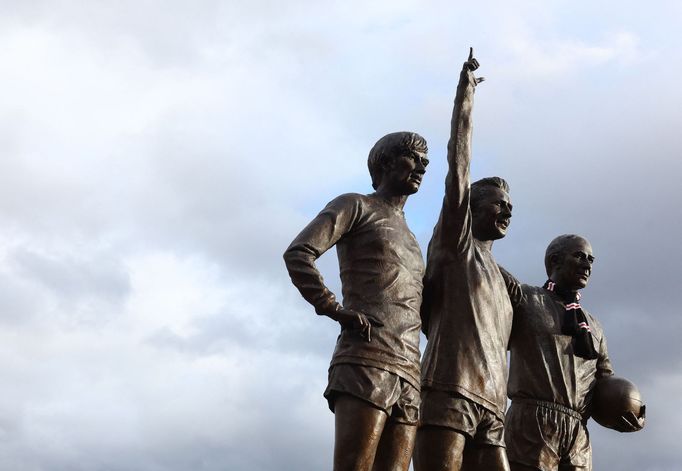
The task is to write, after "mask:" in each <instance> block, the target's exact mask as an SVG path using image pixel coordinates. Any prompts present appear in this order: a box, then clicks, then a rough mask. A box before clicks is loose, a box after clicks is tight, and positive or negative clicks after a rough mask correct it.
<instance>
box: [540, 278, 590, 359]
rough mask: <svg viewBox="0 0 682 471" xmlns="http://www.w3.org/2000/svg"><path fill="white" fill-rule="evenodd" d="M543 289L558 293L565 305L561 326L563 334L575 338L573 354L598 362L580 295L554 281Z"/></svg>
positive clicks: (548, 281) (548, 282) (549, 281)
mask: <svg viewBox="0 0 682 471" xmlns="http://www.w3.org/2000/svg"><path fill="white" fill-rule="evenodd" d="M543 288H545V289H546V290H548V291H552V292H554V293H556V294H557V295H558V296H559V297H560V298H561V301H562V302H563V303H564V308H565V309H566V315H565V317H564V321H563V323H562V324H561V333H562V334H563V335H571V336H572V337H573V354H574V355H575V356H577V357H580V358H584V359H586V360H596V359H597V358H598V356H599V355H597V351H596V350H595V349H594V343H593V342H592V331H591V330H590V325H589V324H588V323H587V316H585V313H584V312H583V309H582V307H581V306H580V303H579V301H580V293H578V292H577V291H576V292H571V291H564V290H562V289H561V288H559V287H558V286H557V285H556V283H554V282H553V281H552V280H547V281H546V282H545V284H544V285H543Z"/></svg>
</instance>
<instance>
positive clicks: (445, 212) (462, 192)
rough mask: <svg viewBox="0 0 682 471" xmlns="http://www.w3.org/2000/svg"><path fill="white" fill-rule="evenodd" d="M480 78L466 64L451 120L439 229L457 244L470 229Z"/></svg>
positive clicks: (440, 236) (444, 237)
mask: <svg viewBox="0 0 682 471" xmlns="http://www.w3.org/2000/svg"><path fill="white" fill-rule="evenodd" d="M475 84H476V79H475V78H474V75H473V73H472V72H471V71H470V70H468V68H467V66H466V64H465V66H464V67H463V69H462V72H461V73H460V77H459V83H458V85H457V95H456V96H455V103H454V107H453V110H452V119H451V122H450V139H449V141H448V154H447V160H448V173H447V176H446V177H445V197H444V198H443V208H442V210H441V214H440V218H439V221H438V226H437V229H436V231H435V233H434V236H436V238H437V241H438V240H442V241H443V242H444V243H445V244H447V246H449V247H454V246H455V245H454V242H455V241H458V240H460V239H461V238H462V234H463V232H464V231H465V230H466V218H467V213H468V210H469V167H470V164H471V135H472V119H471V112H472V109H473V99H474V87H475Z"/></svg>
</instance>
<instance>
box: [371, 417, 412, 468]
mask: <svg viewBox="0 0 682 471" xmlns="http://www.w3.org/2000/svg"><path fill="white" fill-rule="evenodd" d="M416 434H417V426H416V425H410V424H405V423H400V422H394V421H390V420H389V421H388V422H387V423H386V425H385V426H384V430H383V432H382V433H381V439H380V440H379V447H378V449H377V453H376V457H375V458H374V467H373V468H372V470H373V471H407V470H408V468H409V467H410V459H411V458H412V451H413V450H414V441H415V436H416Z"/></svg>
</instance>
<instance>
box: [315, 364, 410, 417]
mask: <svg viewBox="0 0 682 471" xmlns="http://www.w3.org/2000/svg"><path fill="white" fill-rule="evenodd" d="M339 394H350V395H351V396H354V397H357V398H358V399H362V400H363V401H367V402H369V403H370V404H372V405H373V406H374V407H376V408H378V409H381V410H383V411H384V412H386V413H387V414H388V417H389V420H392V421H394V422H398V423H403V424H408V425H417V423H418V422H419V401H420V397H419V390H418V389H417V388H415V387H414V386H413V385H412V384H410V383H409V382H408V381H406V380H405V379H403V378H401V377H400V376H398V375H397V374H395V373H391V372H390V371H386V370H382V369H380V368H373V367H371V366H364V365H353V364H345V363H344V364H340V365H334V366H332V367H331V368H330V369H329V384H328V385H327V389H326V390H325V391H324V397H325V398H326V399H327V402H328V404H329V409H330V410H331V411H332V412H334V401H335V400H336V397H337V396H338V395H339Z"/></svg>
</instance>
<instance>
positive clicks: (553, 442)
mask: <svg viewBox="0 0 682 471" xmlns="http://www.w3.org/2000/svg"><path fill="white" fill-rule="evenodd" d="M593 262H594V256H593V254H592V247H591V245H590V243H589V242H588V241H587V240H586V239H584V238H582V237H579V236H575V235H565V236H560V237H557V238H556V239H554V240H553V241H552V243H550V245H549V247H548V248H547V253H546V256H545V266H546V270H547V275H548V276H549V280H548V281H547V283H545V286H544V287H535V286H529V285H522V284H520V283H519V282H518V281H517V280H516V279H515V278H514V277H513V276H511V275H510V274H509V273H508V272H506V271H505V270H501V271H502V273H503V276H504V277H505V282H506V283H507V286H508V289H509V295H510V299H511V302H512V305H513V306H514V322H513V328H512V335H511V339H510V350H511V359H510V374H509V391H508V392H509V398H510V399H511V400H512V404H511V407H510V409H509V411H508V412H507V418H506V424H505V425H506V428H505V440H506V443H507V454H508V456H509V461H510V462H511V468H512V470H524V469H543V470H556V469H559V468H561V469H586V470H589V469H591V467H592V459H591V458H592V451H591V447H590V440H589V434H588V433H587V429H586V422H587V419H588V417H589V414H590V399H591V394H592V391H593V389H594V387H595V384H596V383H597V380H598V379H599V378H603V377H607V376H611V375H613V369H612V366H611V361H610V360H609V355H608V350H607V348H606V337H605V335H604V330H603V329H602V326H601V324H599V322H598V321H597V319H596V318H595V317H594V316H592V315H591V314H590V313H588V312H587V311H586V310H585V309H584V308H582V305H581V304H580V303H579V299H580V296H579V293H578V291H579V290H580V289H582V288H585V287H586V286H587V283H588V280H589V277H590V275H591V274H592V263H593ZM576 320H577V321H578V322H577V324H576V329H573V330H572V331H567V329H566V326H567V325H570V324H572V323H575V322H576ZM581 341H587V342H591V345H590V346H591V347H594V352H595V355H594V358H590V357H589V354H588V353H586V352H584V351H583V352H581V351H579V348H578V347H579V345H580V342H581ZM643 426H644V410H642V414H641V416H640V417H637V416H635V415H634V414H633V413H632V412H630V413H629V414H626V415H623V416H622V417H621V418H620V422H619V424H618V425H617V426H616V427H615V428H616V429H617V430H619V431H621V432H634V431H637V430H640V429H641V428H642V427H643Z"/></svg>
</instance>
